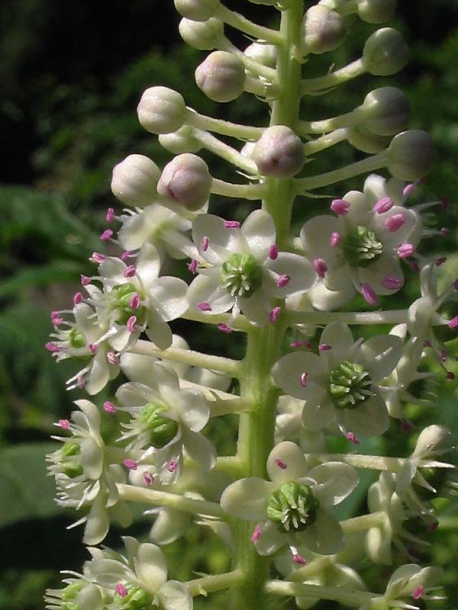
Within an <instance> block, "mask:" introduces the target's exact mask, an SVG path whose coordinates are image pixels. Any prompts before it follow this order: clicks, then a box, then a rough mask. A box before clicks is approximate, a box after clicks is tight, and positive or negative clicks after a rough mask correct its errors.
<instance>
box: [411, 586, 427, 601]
mask: <svg viewBox="0 0 458 610" xmlns="http://www.w3.org/2000/svg"><path fill="white" fill-rule="evenodd" d="M424 594H425V587H424V586H423V585H418V587H415V589H414V590H413V593H412V599H415V600H417V599H421V598H422V597H423V595H424Z"/></svg>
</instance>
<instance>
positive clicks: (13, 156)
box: [0, 0, 458, 610]
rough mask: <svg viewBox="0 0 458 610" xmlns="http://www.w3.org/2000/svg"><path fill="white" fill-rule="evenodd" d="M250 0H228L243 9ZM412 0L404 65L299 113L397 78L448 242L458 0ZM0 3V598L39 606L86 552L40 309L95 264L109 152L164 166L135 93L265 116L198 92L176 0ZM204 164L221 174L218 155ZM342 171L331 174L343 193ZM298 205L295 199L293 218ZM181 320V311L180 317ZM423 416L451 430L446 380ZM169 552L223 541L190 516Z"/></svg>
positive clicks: (392, 448) (212, 560)
mask: <svg viewBox="0 0 458 610" xmlns="http://www.w3.org/2000/svg"><path fill="white" fill-rule="evenodd" d="M247 4H248V3H246V2H242V1H241V0H239V1H238V2H237V0H233V1H232V2H228V5H229V6H231V7H235V8H237V7H240V8H241V7H243V8H244V9H245V8H246V6H247ZM409 4H410V3H407V2H399V5H400V6H399V16H398V18H397V23H396V25H397V26H398V27H399V28H400V29H401V31H403V33H404V34H405V36H406V38H407V40H408V41H409V43H410V44H411V49H412V61H411V63H410V64H409V66H408V68H407V69H406V70H404V71H403V73H402V74H401V75H400V76H399V77H396V78H393V79H379V80H378V81H377V84H376V85H374V79H372V78H371V79H363V80H362V81H358V83H354V84H350V85H348V86H347V87H346V89H345V93H343V91H340V90H339V93H338V95H334V94H333V92H330V93H329V94H327V95H326V96H324V97H320V98H311V99H307V107H306V112H307V116H308V118H314V117H315V115H316V116H319V117H320V118H322V117H323V116H326V115H328V116H334V115H337V114H339V113H342V112H345V111H347V110H350V109H351V108H352V107H354V106H356V105H358V104H360V103H361V102H362V100H363V98H364V95H365V94H366V93H367V92H368V91H369V90H370V89H371V88H374V86H382V85H384V84H397V85H398V86H402V87H403V88H404V90H405V91H406V93H407V94H408V97H409V100H410V103H411V108H412V123H411V124H412V127H415V128H421V129H427V130H429V131H430V132H431V134H432V136H433V139H434V141H435V143H436V146H437V149H438V159H439V163H438V164H437V167H436V169H435V170H434V171H433V172H432V173H431V176H430V177H429V178H428V181H427V183H426V184H425V187H424V190H423V193H422V198H423V199H424V198H428V197H431V198H434V197H435V198H437V197H438V196H446V197H448V198H449V199H450V201H451V202H452V203H453V204H454V205H451V206H449V210H448V211H447V215H446V217H445V216H444V219H441V221H442V220H444V224H447V226H448V227H449V228H450V229H451V231H450V236H449V237H448V238H447V239H442V240H441V241H440V243H438V244H433V246H432V247H433V248H436V249H437V251H438V252H441V253H444V252H451V251H452V250H454V249H455V248H456V242H457V227H458V206H457V205H456V200H455V194H456V192H457V190H458V188H457V187H458V172H457V171H456V159H457V158H458V96H457V95H456V93H457V91H458V70H457V59H456V58H457V56H458V28H457V27H456V24H457V17H458V2H456V0H436V2H434V3H431V2H426V0H422V1H419V2H416V3H415V8H414V10H413V11H412V6H409ZM1 10H2V12H1V17H2V18H1V20H0V79H1V82H2V92H1V97H0V131H1V133H2V143H3V152H4V155H3V157H4V158H3V161H2V164H0V214H1V218H2V221H1V223H0V278H1V281H0V453H1V455H0V464H1V466H0V498H1V501H0V539H1V540H2V543H1V545H0V548H1V549H2V553H0V568H1V571H0V574H1V575H0V610H7V609H8V610H37V609H38V608H41V607H43V602H42V593H43V590H44V588H45V587H47V586H52V583H54V584H55V585H57V584H58V582H59V578H58V576H57V570H58V569H74V570H79V569H80V567H81V562H82V561H83V559H84V557H85V554H84V549H83V548H82V545H81V543H80V531H79V530H70V531H67V530H66V529H65V527H66V526H67V525H69V524H70V523H71V521H72V519H75V516H74V515H71V516H69V515H67V514H64V515H62V514H61V511H60V509H58V508H57V507H56V505H55V504H54V503H53V501H52V496H53V489H52V485H51V481H50V480H49V479H48V478H46V476H45V472H46V471H45V462H44V456H45V454H46V452H47V451H49V447H50V445H49V436H50V434H52V433H53V430H54V428H53V425H52V422H53V421H56V419H58V418H59V417H63V416H68V414H69V412H70V410H71V404H72V400H73V399H74V398H76V396H74V395H73V394H72V395H71V396H70V395H69V394H68V393H66V391H65V389H64V388H65V379H67V378H68V376H69V375H70V373H71V370H72V369H71V365H70V364H69V365H67V364H66V363H63V364H61V365H59V366H56V365H55V363H54V361H53V360H52V359H51V357H50V356H49V354H47V353H46V352H45V350H44V343H45V342H46V341H47V339H48V335H49V332H50V330H51V324H50V321H49V312H50V311H51V309H61V308H64V307H68V306H69V304H70V302H71V295H72V294H73V292H74V290H75V287H76V286H77V284H78V279H79V276H80V274H82V273H88V272H89V271H88V270H89V263H88V262H87V258H88V256H89V255H90V253H91V252H92V251H93V250H96V249H99V248H100V242H99V240H98V235H99V233H100V232H101V230H102V229H103V227H104V212H105V209H106V208H107V207H108V206H111V205H114V204H115V202H114V200H113V197H112V195H111V193H110V189H109V184H110V177H111V170H112V167H113V166H114V165H115V164H116V163H117V162H119V161H120V160H121V159H122V158H123V157H124V156H126V155H127V154H129V153H133V152H136V153H143V154H146V155H149V156H151V157H152V158H154V160H155V161H156V162H157V163H158V164H159V165H160V166H161V165H163V164H164V163H165V162H166V161H167V160H168V159H169V158H170V155H169V154H168V153H167V152H165V151H164V150H163V149H161V148H160V147H159V146H158V144H157V143H156V139H155V138H154V137H153V136H150V135H149V134H146V133H145V132H144V130H143V129H142V128H141V127H140V126H139V124H138V122H137V119H136V114H135V108H136V105H137V102H138V99H139V97H140V95H141V92H142V91H143V90H144V89H145V88H146V87H148V86H152V85H156V84H161V85H165V86H169V87H171V88H174V89H177V90H178V91H180V92H181V93H183V94H184V96H185V98H186V102H187V103H188V104H189V105H190V106H191V107H195V108H196V109H198V110H199V111H200V112H202V113H206V114H209V115H212V116H220V117H221V118H226V119H229V120H235V121H250V122H252V123H254V124H260V122H259V121H260V120H262V119H260V117H259V108H260V104H258V103H257V102H256V100H253V99H252V96H242V97H241V98H240V99H239V100H238V101H237V102H236V103H234V104H230V105H228V106H222V107H217V106H216V105H215V104H214V103H213V102H211V101H209V100H206V99H205V98H204V97H203V96H202V95H201V94H200V92H199V90H198V89H197V87H196V85H195V83H194V80H193V73H194V69H195V67H196V65H197V64H198V63H199V62H200V61H201V58H202V53H199V52H197V51H194V50H192V49H189V48H187V47H185V46H184V45H182V44H180V43H179V40H178V35H177V30H176V24H177V22H178V18H177V16H176V15H175V14H174V8H173V2H171V0H169V1H168V2H164V0H130V2H125V1H121V0H111V1H110V2H108V1H107V0H97V2H92V1H91V0H82V1H81V2H78V3H75V2H70V0H3V2H2V9H1ZM249 10H250V11H251V17H252V18H256V17H257V15H258V13H260V14H264V9H263V7H259V5H249ZM365 33H367V32H365V30H364V28H363V29H362V30H361V31H359V33H358V34H357V36H355V37H352V38H351V43H350V45H349V46H347V47H346V49H345V53H344V52H341V53H340V52H339V54H338V55H337V56H335V61H336V62H341V63H344V62H345V60H346V59H348V58H349V57H356V56H357V55H358V52H359V49H360V48H361V46H362V44H363V40H364V35H365ZM326 61H328V60H327V58H326V57H324V58H320V59H319V60H317V62H316V64H315V66H314V67H313V69H316V70H320V69H322V68H323V67H325V68H327V67H328V66H327V64H326ZM343 95H345V97H344V98H343ZM355 154H356V155H357V153H354V151H352V150H350V149H348V148H345V146H342V147H337V148H336V150H335V151H333V152H332V153H331V156H330V157H328V158H327V161H326V163H327V166H321V165H320V164H321V163H322V162H321V161H317V162H316V163H317V165H316V167H317V168H318V169H319V170H320V168H322V169H321V170H320V171H325V170H326V169H328V168H329V166H330V165H334V164H337V165H338V164H342V163H344V162H345V161H348V160H349V159H350V158H353V157H354V156H355ZM214 171H215V173H216V174H217V175H218V176H219V177H222V178H225V177H226V178H227V177H228V176H226V174H225V171H226V170H225V168H224V166H222V165H221V166H214ZM358 184H359V183H358ZM351 186H353V184H348V185H341V186H339V187H336V188H338V193H337V194H342V193H343V192H345V190H347V188H350V187H351ZM219 205H220V208H219V211H220V212H221V213H222V214H224V213H226V211H229V209H230V213H231V215H232V217H240V218H241V217H243V216H244V215H245V213H246V212H247V209H245V207H244V206H243V205H242V206H240V207H239V208H236V209H234V207H233V204H232V203H231V202H228V201H221V203H220V204H219ZM308 205H309V204H308ZM313 205H314V206H315V205H316V206H319V205H320V200H318V201H317V202H316V203H315V202H314V203H313ZM301 215H302V212H301V210H300V208H299V207H298V210H297V216H298V222H299V220H300V216H301ZM455 262H456V260H455ZM407 292H408V290H407V291H406V293H407ZM402 298H403V297H401V302H400V304H399V306H402ZM404 298H405V297H404ZM185 326H186V325H182V326H181V327H180V325H179V324H178V325H177V330H178V332H181V331H182V330H183V331H184V330H185ZM186 330H187V329H186ZM193 332H194V334H193V335H192V338H191V342H192V341H194V342H195V343H196V344H198V345H199V346H200V347H201V348H202V349H203V348H209V349H212V350H219V349H223V340H222V339H221V337H220V336H214V335H212V336H210V335H205V334H202V332H201V331H200V330H199V334H197V332H196V331H193ZM421 418H423V419H424V421H425V423H429V422H430V421H432V420H434V421H439V422H441V423H444V424H446V425H448V426H450V427H451V428H452V429H453V430H455V432H456V433H457V434H458V410H457V409H456V392H455V393H454V392H453V391H452V390H451V388H450V387H448V389H444V390H443V391H442V392H441V393H440V398H439V400H438V404H437V408H436V409H435V410H434V412H433V413H425V414H421ZM213 429H214V430H213V432H214V433H215V434H216V437H217V443H220V444H223V443H224V442H225V439H227V438H230V437H231V433H232V431H233V429H234V426H233V423H232V422H231V420H230V418H228V419H227V421H226V420H225V421H224V422H222V423H220V424H219V425H218V426H216V425H214V426H213ZM393 438H394V440H392V441H391V444H390V445H387V443H386V442H384V443H385V446H382V447H381V448H382V450H384V451H386V452H387V453H396V452H397V451H398V447H399V446H400V445H401V444H402V443H403V442H405V441H403V439H402V438H396V437H393ZM408 450H409V448H405V453H406V454H407V453H408ZM369 483H370V481H369V480H368V481H366V482H365V483H364V484H365V485H366V486H367V485H368V484H369ZM363 492H364V486H363V487H362V488H361V494H362V493H363ZM361 497H362V495H361ZM357 500H358V498H356V499H355V500H354V502H356V501H357ZM357 508H358V506H356V505H355V506H354V507H353V509H354V510H356V509H357ZM457 508H458V505H457V502H456V501H453V502H451V503H448V504H446V505H445V506H444V511H445V512H444V514H446V515H447V519H446V520H445V521H444V523H445V524H446V525H445V526H444V529H440V530H439V531H438V533H437V536H436V540H435V544H434V546H433V550H432V554H433V558H434V560H436V561H437V562H438V563H440V564H441V565H445V566H447V567H446V574H445V584H446V586H447V590H448V594H449V596H450V599H451V600H453V599H454V598H456V597H457V594H458V585H457V578H456V575H457V572H456V566H455V565H454V560H455V557H456V556H457V555H458V536H457V535H456V531H457V529H458V522H457V521H458V518H457V517H456V514H457V510H456V509H457ZM347 510H350V507H347ZM136 527H137V530H135V531H133V533H134V534H135V533H137V534H138V535H142V534H146V533H147V531H148V527H149V522H148V519H146V518H145V519H143V521H142V520H140V522H139V524H138V525H137V526H136ZM118 536H119V532H114V534H112V535H110V539H109V540H108V541H107V543H108V544H115V545H116V544H117V540H118ZM166 552H167V555H168V558H169V560H170V563H171V571H172V572H173V573H174V574H175V575H176V577H177V578H180V577H181V578H186V577H187V576H188V575H187V574H186V573H185V572H184V571H183V566H185V565H194V566H195V569H196V570H198V571H202V572H212V571H216V572H217V571H221V570H224V569H227V567H228V565H227V563H228V558H227V555H226V553H225V551H224V550H223V548H222V546H221V544H220V543H219V542H218V541H217V540H215V537H214V536H211V534H210V532H208V531H202V530H201V529H198V528H197V527H194V528H191V529H190V533H189V536H188V538H187V540H186V543H185V545H183V543H181V542H177V543H174V544H172V545H170V547H169V548H167V549H166ZM375 577H376V576H375ZM450 603H452V604H453V602H450ZM288 607H289V606H288V605H285V608H288ZM452 607H453V605H450V606H449V608H450V609H451V608H452ZM196 608H197V610H199V609H201V608H219V609H220V608H222V605H221V604H220V601H219V599H218V597H214V598H213V597H212V598H210V599H209V600H205V599H203V598H202V599H199V600H198V601H196ZM326 608H329V605H327V604H324V603H321V604H320V605H319V606H317V610H324V609H326ZM334 610H336V609H334Z"/></svg>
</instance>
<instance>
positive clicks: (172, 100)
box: [137, 87, 188, 134]
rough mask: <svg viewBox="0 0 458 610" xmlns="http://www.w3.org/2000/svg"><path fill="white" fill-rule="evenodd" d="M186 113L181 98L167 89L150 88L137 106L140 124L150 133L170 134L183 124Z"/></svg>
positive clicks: (175, 92)
mask: <svg viewBox="0 0 458 610" xmlns="http://www.w3.org/2000/svg"><path fill="white" fill-rule="evenodd" d="M187 113H188V111H187V110H186V104H185V101H184V99H183V97H182V96H181V95H180V94H179V93H178V92H177V91H174V90H173V89H169V88H168V87H150V88H149V89H146V91H145V92H144V93H143V95H142V97H141V99H140V102H139V104H138V106H137V114H138V120H139V121H140V124H141V125H142V126H143V127H144V128H145V129H146V131H149V132H151V133H156V134H159V133H171V132H172V131H177V129H180V127H181V126H182V125H183V124H184V123H185V121H186V116H187Z"/></svg>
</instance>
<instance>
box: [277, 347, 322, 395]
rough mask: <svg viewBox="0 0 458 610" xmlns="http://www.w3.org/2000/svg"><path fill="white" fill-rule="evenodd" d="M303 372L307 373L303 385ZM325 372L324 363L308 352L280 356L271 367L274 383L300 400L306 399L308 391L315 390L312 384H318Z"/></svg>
mask: <svg viewBox="0 0 458 610" xmlns="http://www.w3.org/2000/svg"><path fill="white" fill-rule="evenodd" d="M304 373H305V374H307V375H308V378H307V381H306V383H305V387H304V385H302V384H301V376H302V375H303V374H304ZM326 374H327V368H326V363H325V362H324V361H323V360H322V359H321V358H320V357H319V356H316V355H315V354H310V353H309V352H305V353H304V352H302V353H291V354H287V355H286V356H283V358H280V360H279V361H278V362H277V363H276V364H275V365H274V367H273V369H272V377H273V379H274V382H275V383H276V385H278V387H280V388H281V389H282V390H284V391H285V392H286V393H287V394H291V396H294V397H295V398H300V399H302V400H306V399H307V397H308V396H309V394H310V392H316V389H315V388H313V385H314V384H317V385H320V380H321V378H322V377H323V376H326Z"/></svg>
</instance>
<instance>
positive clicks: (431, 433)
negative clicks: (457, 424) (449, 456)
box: [412, 425, 455, 459]
mask: <svg viewBox="0 0 458 610" xmlns="http://www.w3.org/2000/svg"><path fill="white" fill-rule="evenodd" d="M454 446H455V443H454V437H453V434H452V432H451V431H450V430H449V429H448V428H446V427H445V426H438V425H432V426H428V427H427V428H425V429H424V430H422V431H421V432H420V435H419V437H418V440H417V444H416V447H415V451H414V452H413V454H412V456H413V457H421V458H422V459H427V458H435V457H439V456H441V455H442V454H444V453H447V452H448V451H451V450H452V449H454Z"/></svg>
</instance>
